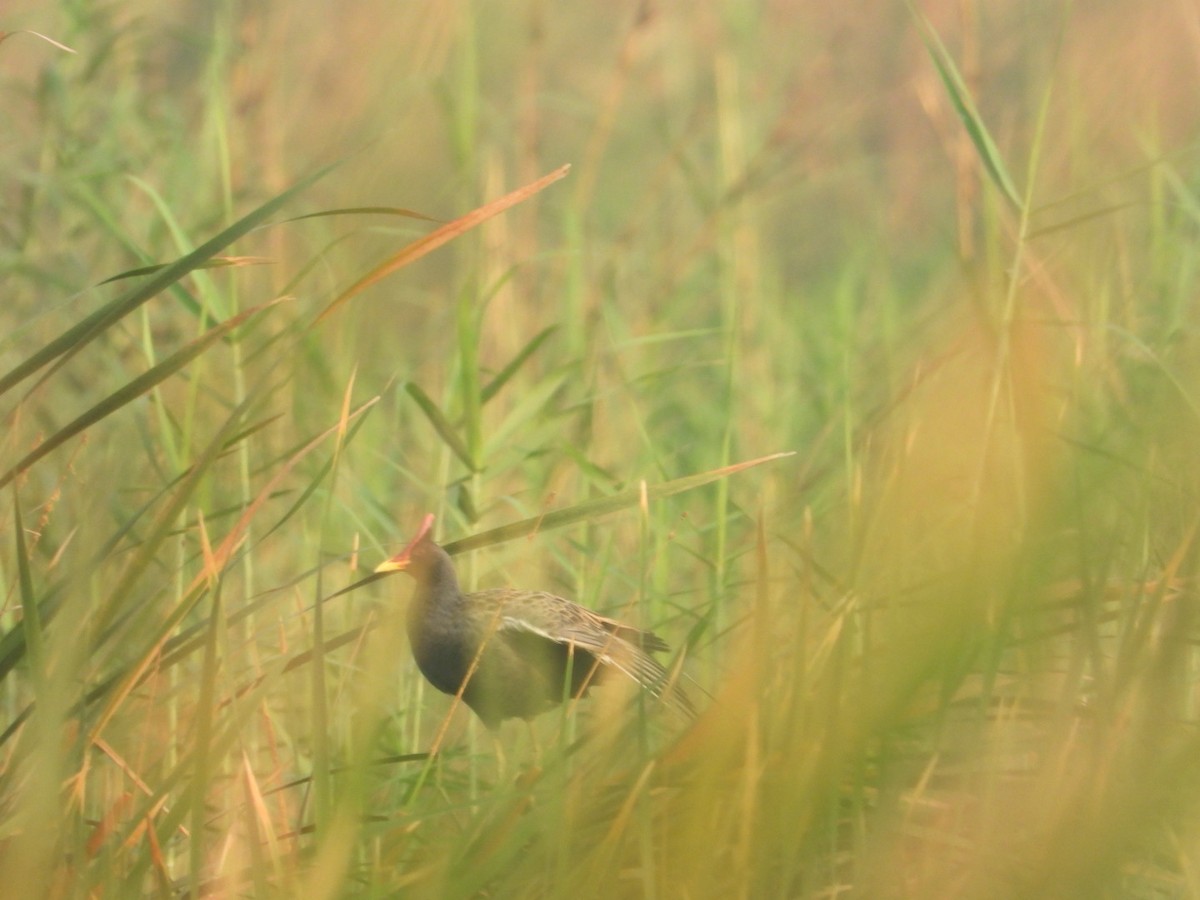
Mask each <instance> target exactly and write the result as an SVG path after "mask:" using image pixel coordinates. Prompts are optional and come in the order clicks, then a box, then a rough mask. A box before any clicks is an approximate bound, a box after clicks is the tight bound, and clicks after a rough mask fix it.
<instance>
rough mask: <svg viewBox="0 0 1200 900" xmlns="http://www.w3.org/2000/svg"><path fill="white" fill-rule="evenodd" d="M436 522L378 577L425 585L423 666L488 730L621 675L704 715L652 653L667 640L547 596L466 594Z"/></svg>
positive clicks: (419, 642)
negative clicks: (399, 576) (397, 576)
mask: <svg viewBox="0 0 1200 900" xmlns="http://www.w3.org/2000/svg"><path fill="white" fill-rule="evenodd" d="M433 523H434V516H433V514H432V513H430V514H429V515H427V516H425V519H424V521H423V522H422V523H421V527H420V528H419V529H418V531H417V533H416V535H415V537H413V538H412V539H411V540H410V541H409V543H408V545H407V546H405V547H404V549H403V550H401V551H400V552H399V553H397V554H396V555H395V556H393V557H391V558H390V559H388V560H385V561H384V562H382V563H380V564H379V565H378V566H377V567H376V569H375V572H376V573H379V574H382V573H388V572H406V573H407V574H408V575H410V576H411V577H412V578H413V579H414V580H415V581H416V588H415V590H414V592H413V599H412V602H411V603H410V605H409V607H408V613H407V628H408V638H409V643H410V644H411V646H412V652H413V656H414V658H415V659H416V663H417V668H419V669H420V670H421V674H422V675H424V676H425V678H426V679H427V680H428V681H429V683H430V684H432V685H433V686H434V687H435V688H437V689H438V690H439V691H441V692H442V693H445V694H450V695H452V696H457V695H459V692H460V691H461V696H462V700H463V702H464V703H466V704H467V706H468V707H470V708H471V710H472V711H473V712H474V713H475V714H476V715H477V716H478V717H479V719H480V720H481V721H482V722H483V724H484V725H485V726H487V728H488V729H489V730H491V731H493V732H495V731H496V730H497V729H498V728H499V726H500V723H501V722H503V721H504V720H506V719H513V718H519V719H525V720H526V721H529V720H531V719H533V718H535V717H536V716H538V715H540V714H541V713H544V712H547V711H548V710H550V709H552V708H553V707H555V706H556V705H558V704H560V703H562V702H563V700H564V699H565V697H568V696H569V697H571V698H576V697H580V696H583V695H584V694H585V693H586V692H587V691H588V689H589V688H590V687H591V686H592V685H594V684H597V683H600V682H604V681H606V680H607V679H608V678H609V677H610V676H611V675H612V674H613V673H614V672H617V673H621V674H623V675H624V676H625V677H627V678H628V679H630V680H631V681H633V682H634V683H636V684H637V685H639V686H641V687H642V688H643V689H644V690H646V691H648V692H649V693H650V694H652V695H654V696H656V697H658V698H660V699H662V700H664V701H666V702H668V703H669V704H670V705H671V706H673V707H674V708H676V709H678V710H679V711H681V712H682V713H683V714H684V715H685V716H686V717H688V718H695V716H696V709H695V707H694V706H693V704H692V701H691V699H690V698H689V697H688V695H687V693H686V692H685V691H684V690H683V688H682V686H680V685H679V684H677V683H676V682H675V680H674V679H673V678H672V676H671V673H669V672H668V671H667V670H666V669H665V668H664V667H663V666H662V664H661V663H659V662H658V661H657V660H655V659H654V658H653V657H652V656H651V655H650V654H651V653H658V652H663V651H666V650H669V649H670V648H669V646H668V645H667V643H666V641H664V640H663V639H662V638H660V637H659V636H658V635H656V634H654V633H653V632H650V631H643V630H642V629H640V628H635V627H634V626H632V625H627V624H625V623H624V622H620V621H618V620H616V619H610V618H608V617H606V616H602V615H599V614H598V613H595V612H593V611H592V610H590V609H587V608H586V607H583V606H580V605H579V604H577V603H573V602H572V601H570V600H566V599H564V598H562V597H558V596H556V595H554V594H551V593H547V592H545V591H528V590H517V589H512V588H495V589H491V590H482V591H476V592H473V593H463V591H462V589H461V588H460V587H459V583H458V576H457V574H456V573H455V571H454V564H453V563H452V562H451V560H450V555H449V554H448V553H447V552H446V551H445V550H444V549H442V548H441V547H440V546H438V545H437V544H436V543H435V542H434V540H433ZM568 678H569V679H570V681H569V684H568V681H567V679H568Z"/></svg>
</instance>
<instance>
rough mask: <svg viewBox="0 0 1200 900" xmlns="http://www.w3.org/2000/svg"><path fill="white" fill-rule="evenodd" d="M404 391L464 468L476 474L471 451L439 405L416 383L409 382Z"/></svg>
mask: <svg viewBox="0 0 1200 900" xmlns="http://www.w3.org/2000/svg"><path fill="white" fill-rule="evenodd" d="M404 390H406V391H407V392H408V395H409V396H410V397H412V398H413V400H415V401H416V402H417V406H419V407H421V412H423V413H425V418H427V419H429V424H431V425H432V426H433V428H434V430H435V431H436V432H437V433H438V436H439V437H440V438H441V439H442V440H443V441H445V442H446V446H447V447H449V448H450V449H451V450H452V451H454V455H455V456H457V457H458V458H459V460H461V461H462V464H463V465H464V466H466V467H467V468H468V469H470V470H471V471H472V472H474V471H475V463H474V462H473V461H472V460H471V451H470V450H468V449H467V445H466V444H464V443H463V441H462V438H460V437H459V436H458V433H457V432H456V431H455V430H454V426H453V425H451V424H450V420H449V419H447V418H446V417H445V416H444V415H442V411H441V410H440V409H438V407H437V404H436V403H434V402H433V400H431V399H430V397H429V395H428V394H426V393H425V392H424V391H423V390H421V388H420V386H419V385H417V384H416V383H415V382H412V381H410V382H408V383H407V384H406V385H404Z"/></svg>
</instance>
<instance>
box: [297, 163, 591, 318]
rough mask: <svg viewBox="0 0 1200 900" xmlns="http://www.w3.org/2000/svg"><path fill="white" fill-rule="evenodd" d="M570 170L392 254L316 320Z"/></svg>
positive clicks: (532, 184) (559, 171) (556, 172)
mask: <svg viewBox="0 0 1200 900" xmlns="http://www.w3.org/2000/svg"><path fill="white" fill-rule="evenodd" d="M570 168H571V167H570V166H569V165H567V166H560V167H559V168H557V169H555V170H554V171H553V172H551V173H550V174H549V175H543V176H542V177H541V178H539V179H538V180H537V181H533V182H530V183H529V184H527V185H525V186H524V187H520V188H517V189H516V190H515V191H512V192H511V193H508V194H505V195H504V196H503V197H501V198H500V199H499V200H493V201H492V202H491V203H485V204H484V205H483V206H481V207H479V208H478V209H474V210H472V211H471V212H469V213H467V214H466V215H465V216H459V217H458V218H457V219H454V220H452V221H450V222H447V223H446V224H445V225H443V226H442V227H441V228H437V229H435V230H433V231H431V232H430V233H429V234H427V235H425V237H423V238H421V239H419V240H416V241H413V242H412V243H411V244H409V245H408V246H406V247H403V248H402V249H401V250H399V251H398V252H397V253H394V254H392V255H391V256H389V257H388V258H387V259H385V260H384V261H383V262H381V263H380V264H379V265H377V266H376V267H375V268H374V269H372V270H371V271H370V272H368V273H367V274H366V275H364V276H363V277H362V278H360V279H359V280H358V281H356V282H354V284H352V285H350V287H348V288H346V290H344V291H342V292H341V293H340V294H338V295H337V296H336V297H334V298H333V300H332V301H331V302H330V304H329V305H328V306H327V307H325V309H324V310H323V311H322V312H321V314H320V315H319V316H318V317H317V321H318V322H319V321H321V320H322V319H324V318H326V317H327V316H329V315H330V314H331V313H332V312H333V311H334V310H335V309H337V308H338V307H339V306H341V305H342V304H343V303H345V302H346V301H347V300H349V299H350V298H351V297H354V296H356V295H358V294H361V293H362V292H363V291H365V290H366V289H367V288H369V287H370V286H371V285H373V284H374V283H375V282H377V281H382V280H383V279H384V278H386V277H387V276H389V275H391V274H392V273H393V272H395V271H397V270H399V269H402V268H404V267H405V266H407V265H408V264H409V263H411V262H414V261H415V260H418V259H420V258H421V257H422V256H425V255H426V254H427V253H431V252H433V251H434V250H436V249H437V248H438V247H441V246H442V245H443V244H446V243H449V242H450V241H452V240H454V239H455V238H456V237H458V236H459V235H460V234H462V233H463V232H466V231H470V230H471V229H472V228H474V227H475V226H476V225H480V224H482V223H483V222H486V221H487V220H488V219H490V218H492V216H495V215H499V214H500V213H502V212H504V211H505V210H506V209H508V208H509V207H511V206H516V205H517V204H518V203H522V202H524V201H525V200H528V199H529V198H530V197H532V196H533V195H534V194H536V193H538V192H539V191H541V190H543V189H544V188H546V187H549V186H550V185H551V184H553V183H554V182H556V181H558V180H559V179H560V178H562V177H564V176H565V175H566V174H567V170H569V169H570Z"/></svg>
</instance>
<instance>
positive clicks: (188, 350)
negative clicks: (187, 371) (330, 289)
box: [0, 300, 279, 487]
mask: <svg viewBox="0 0 1200 900" xmlns="http://www.w3.org/2000/svg"><path fill="white" fill-rule="evenodd" d="M278 302H279V300H272V301H270V302H269V303H263V304H260V305H258V306H254V307H251V308H250V309H247V310H246V311H245V312H241V313H238V314H237V315H236V316H233V317H231V318H229V319H226V320H225V321H224V322H222V323H221V324H220V325H218V326H216V327H215V328H211V329H209V330H208V331H207V332H206V333H205V334H204V335H202V336H201V337H199V338H197V339H196V340H194V341H192V342H191V343H190V344H188V345H186V346H185V347H183V348H181V349H180V350H178V351H176V352H175V353H173V354H171V356H169V357H167V358H166V359H164V360H163V361H162V362H161V363H159V364H158V365H157V366H154V367H153V368H152V369H150V370H148V371H146V372H144V373H143V374H141V375H139V376H138V377H137V378H135V379H134V380H133V381H131V382H129V383H128V384H127V385H125V386H124V387H123V388H121V389H120V390H118V391H114V392H113V393H112V394H110V395H109V396H108V397H106V398H105V399H104V400H102V401H100V402H99V403H97V404H96V405H95V406H93V407H92V408H91V409H89V410H88V411H87V412H85V413H83V414H81V415H80V416H78V417H76V418H75V419H74V420H73V421H72V422H70V423H69V424H67V425H64V426H63V427H62V428H60V429H59V430H58V431H56V432H55V433H54V434H52V435H51V436H50V437H49V438H47V439H46V440H45V441H43V442H42V443H41V444H39V445H38V446H37V447H36V448H34V449H33V450H31V451H30V452H29V453H27V454H25V456H24V457H22V459H21V460H20V462H18V463H17V464H16V465H14V466H13V467H12V468H11V469H9V470H8V471H7V472H5V473H4V474H3V475H0V487H4V486H5V485H7V484H9V483H10V482H11V481H12V480H13V479H14V478H16V477H17V476H18V475H20V474H21V473H22V472H25V471H27V470H28V469H29V468H30V467H31V466H32V465H33V464H34V463H36V462H37V461H38V460H40V459H42V458H43V457H45V456H46V455H47V454H49V453H50V452H51V451H53V450H56V449H57V448H59V447H61V446H62V445H63V444H65V443H66V442H67V441H69V440H70V439H71V438H73V437H75V436H76V435H78V434H81V433H82V432H84V431H86V430H87V429H88V428H90V427H92V426H93V425H95V424H96V423H97V422H99V421H100V420H101V419H104V418H106V417H107V416H110V415H112V414H113V413H114V412H116V411H117V410H118V409H120V408H121V407H122V406H124V405H125V404H127V403H129V402H130V401H132V400H136V399H137V398H138V397H140V396H141V395H142V394H144V393H146V392H147V391H149V390H150V389H151V388H153V387H154V386H155V385H157V384H159V383H161V382H163V381H165V380H166V379H168V378H170V377H171V376H172V375H174V374H175V373H176V372H178V371H179V370H180V369H182V368H183V367H184V366H186V365H187V364H188V363H190V362H191V361H192V360H193V359H195V358H196V357H197V356H200V355H201V354H202V353H204V352H205V351H206V350H207V349H208V348H209V347H211V346H212V345H213V344H214V343H215V342H216V341H218V340H220V339H221V338H222V337H224V336H225V335H226V334H228V333H229V332H230V331H232V330H233V329H235V328H237V327H238V326H239V325H241V324H242V323H244V322H245V321H246V320H247V319H249V318H251V317H252V316H254V315H257V314H258V313H260V312H262V311H263V310H265V309H268V308H269V307H272V306H274V305H275V304H276V303H278Z"/></svg>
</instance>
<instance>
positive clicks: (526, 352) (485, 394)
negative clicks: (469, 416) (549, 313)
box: [479, 325, 558, 403]
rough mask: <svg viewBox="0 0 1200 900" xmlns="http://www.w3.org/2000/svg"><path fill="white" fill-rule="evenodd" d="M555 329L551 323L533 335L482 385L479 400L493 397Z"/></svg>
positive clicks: (556, 328) (486, 400)
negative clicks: (507, 362)
mask: <svg viewBox="0 0 1200 900" xmlns="http://www.w3.org/2000/svg"><path fill="white" fill-rule="evenodd" d="M557 330H558V326H557V325H551V326H550V327H549V328H543V329H542V330H541V331H539V332H538V333H537V334H536V335H534V338H533V340H531V341H530V342H529V343H528V344H526V345H525V346H524V347H522V348H521V350H520V352H519V353H517V355H516V356H514V357H513V358H512V360H511V361H510V362H509V364H508V365H507V366H505V367H504V368H503V369H501V370H500V371H499V372H497V373H496V377H495V378H493V379H492V380H491V381H489V382H488V383H487V384H486V385H484V387H483V390H482V391H481V392H480V395H479V399H480V402H481V403H487V402H488V401H489V400H491V399H492V398H493V397H495V396H496V394H498V393H499V392H500V390H501V389H502V388H503V387H504V385H506V384H508V382H509V380H510V379H512V377H513V376H514V375H516V374H517V372H518V371H520V369H521V366H523V365H525V363H526V361H527V360H528V359H529V357H531V356H533V354H535V353H537V351H538V349H539V348H540V347H541V346H542V344H544V343H546V340H547V339H548V338H549V337H550V335H552V334H554V332H555V331H557Z"/></svg>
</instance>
